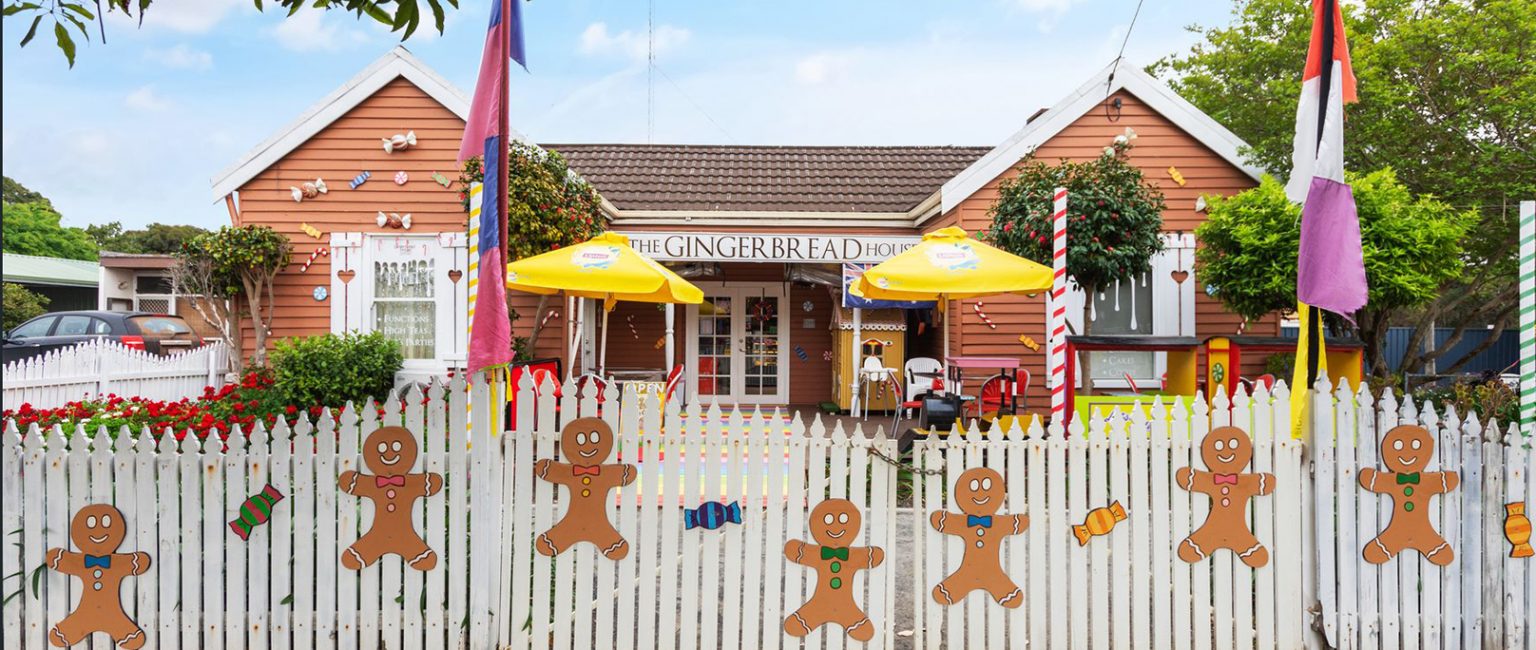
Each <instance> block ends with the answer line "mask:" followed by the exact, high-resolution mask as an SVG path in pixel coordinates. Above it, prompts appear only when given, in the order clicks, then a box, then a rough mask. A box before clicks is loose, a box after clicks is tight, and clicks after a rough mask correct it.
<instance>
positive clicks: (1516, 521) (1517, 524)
mask: <svg viewBox="0 0 1536 650" xmlns="http://www.w3.org/2000/svg"><path fill="white" fill-rule="evenodd" d="M1504 513H1505V514H1504V539H1507V540H1509V543H1510V546H1511V547H1512V548H1510V549H1509V556H1510V557H1516V558H1519V557H1531V556H1532V555H1536V551H1532V550H1531V519H1530V518H1529V517H1527V516H1525V502H1524V501H1516V502H1514V503H1506V504H1504Z"/></svg>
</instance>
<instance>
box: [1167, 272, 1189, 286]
mask: <svg viewBox="0 0 1536 650" xmlns="http://www.w3.org/2000/svg"><path fill="white" fill-rule="evenodd" d="M1168 275H1169V276H1171V277H1172V278H1173V281H1174V282H1177V283H1179V284H1184V281H1185V280H1188V279H1189V271H1184V270H1178V271H1174V272H1172V273H1169V274H1168Z"/></svg>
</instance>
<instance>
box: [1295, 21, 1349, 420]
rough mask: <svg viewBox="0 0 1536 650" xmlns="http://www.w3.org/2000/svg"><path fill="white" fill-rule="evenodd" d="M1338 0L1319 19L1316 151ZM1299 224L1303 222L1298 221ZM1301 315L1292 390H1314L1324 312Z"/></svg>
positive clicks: (1329, 89)
mask: <svg viewBox="0 0 1536 650" xmlns="http://www.w3.org/2000/svg"><path fill="white" fill-rule="evenodd" d="M1337 1H1338V0H1322V5H1323V11H1322V15H1321V16H1319V19H1320V20H1322V22H1323V24H1322V28H1323V41H1322V44H1321V45H1320V47H1321V49H1322V51H1320V52H1318V62H1319V63H1320V64H1321V66H1322V68H1321V69H1320V70H1319V75H1318V79H1317V82H1318V102H1317V140H1316V146H1315V147H1314V149H1313V151H1314V152H1316V151H1317V150H1318V149H1321V148H1322V146H1323V130H1324V128H1325V126H1326V124H1327V123H1328V107H1329V106H1330V105H1331V103H1332V102H1330V101H1329V99H1328V96H1329V93H1332V92H1333V49H1334V39H1335V38H1336V35H1335V34H1334V24H1333V14H1334V11H1335V9H1334V5H1335V3H1336V2H1337ZM1298 225H1299V224H1298ZM1303 311H1304V312H1305V313H1303V314H1302V315H1301V316H1302V318H1304V319H1305V322H1303V323H1302V326H1303V327H1306V328H1307V336H1306V337H1305V338H1306V340H1307V385H1306V386H1303V387H1296V386H1292V387H1291V389H1292V390H1310V389H1311V388H1312V383H1313V382H1315V381H1317V375H1318V369H1319V368H1321V367H1326V366H1325V365H1324V364H1325V363H1326V362H1325V361H1324V360H1323V359H1320V358H1319V357H1321V356H1323V354H1324V353H1323V349H1324V348H1323V314H1322V312H1321V311H1319V310H1318V309H1317V308H1316V307H1313V306H1311V305H1307V306H1306V308H1305V309H1303Z"/></svg>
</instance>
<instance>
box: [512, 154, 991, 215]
mask: <svg viewBox="0 0 1536 650" xmlns="http://www.w3.org/2000/svg"><path fill="white" fill-rule="evenodd" d="M541 146H543V147H544V148H546V149H553V150H555V151H558V152H560V153H561V155H563V156H565V158H566V160H568V161H569V162H570V165H571V168H572V169H574V170H576V172H577V173H579V174H581V175H582V176H583V177H585V178H586V179H587V181H589V182H591V183H592V185H593V186H595V187H596V188H597V191H598V192H599V193H601V194H602V195H603V196H604V197H605V198H607V199H608V201H609V202H611V203H613V205H614V206H615V207H617V208H619V209H620V210H744V211H775V212H778V211H784V212H906V211H908V210H911V209H912V208H913V207H915V206H917V204H919V203H921V202H922V201H923V199H926V198H928V197H929V196H930V195H932V194H933V193H934V192H936V191H938V189H939V187H940V186H942V185H943V184H944V182H945V181H947V180H949V179H950V178H953V177H954V176H955V174H958V173H959V172H960V171H961V170H964V169H965V168H966V167H967V166H969V165H970V164H971V163H973V162H975V161H976V159H978V158H980V157H981V156H982V155H984V154H986V153H987V152H988V151H990V150H991V147H951V146H942V147H775V146H735V145H664V144H659V145H644V144H546V145H541Z"/></svg>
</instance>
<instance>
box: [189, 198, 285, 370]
mask: <svg viewBox="0 0 1536 650" xmlns="http://www.w3.org/2000/svg"><path fill="white" fill-rule="evenodd" d="M292 253H293V245H292V244H291V243H289V241H288V238H287V237H284V236H283V235H282V234H280V233H278V232H277V231H275V230H273V229H271V228H269V227H267V226H242V227H239V228H234V227H230V226H225V227H223V228H220V229H219V230H218V231H216V232H212V233H208V234H206V235H202V236H199V237H196V238H194V239H193V240H191V241H189V242H187V244H186V245H185V246H184V247H183V248H182V251H181V253H179V254H177V263H176V266H175V267H173V270H172V277H173V278H174V280H175V282H176V283H177V287H178V288H177V291H178V292H179V293H180V292H185V293H189V294H201V295H200V297H199V298H196V299H194V300H193V308H194V309H196V310H197V311H198V314H199V315H201V316H203V317H204V318H206V319H208V320H209V322H210V323H213V324H214V325H215V326H216V327H218V328H219V331H220V333H221V334H222V335H223V336H224V340H225V342H226V343H228V344H229V346H230V351H231V353H232V354H231V355H230V356H231V357H232V358H236V359H239V358H243V355H240V354H238V352H239V350H240V348H241V345H242V343H243V332H242V330H241V322H242V321H243V319H244V317H246V316H249V317H250V318H251V328H252V330H254V333H255V340H254V346H253V349H252V350H251V363H252V364H254V365H258V366H261V365H266V360H267V336H268V335H269V334H270V333H271V331H272V319H273V316H274V315H275V312H276V300H275V298H274V288H273V287H274V284H275V282H274V281H275V280H276V278H277V274H278V273H280V272H282V270H283V269H284V268H285V267H287V266H288V264H289V262H290V259H289V258H290V257H291V256H292ZM242 302H243V304H244V307H245V309H244V311H243V312H242V311H241V310H240V309H239V307H238V305H240V304H241V303H242ZM235 369H236V370H237V371H238V370H239V366H238V365H237V366H236V368H235Z"/></svg>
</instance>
